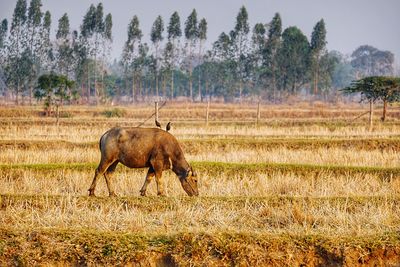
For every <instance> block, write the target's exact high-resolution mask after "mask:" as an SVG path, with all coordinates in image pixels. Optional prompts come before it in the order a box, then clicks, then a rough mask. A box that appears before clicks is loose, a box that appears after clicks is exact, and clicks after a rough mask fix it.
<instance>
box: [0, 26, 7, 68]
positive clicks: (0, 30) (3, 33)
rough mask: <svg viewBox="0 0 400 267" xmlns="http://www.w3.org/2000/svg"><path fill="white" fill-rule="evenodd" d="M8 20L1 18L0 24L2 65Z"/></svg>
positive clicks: (0, 58)
mask: <svg viewBox="0 0 400 267" xmlns="http://www.w3.org/2000/svg"><path fill="white" fill-rule="evenodd" d="M7 32H8V21H7V19H3V20H2V21H1V25H0V64H1V65H3V64H4V63H5V62H4V59H5V52H6V51H5V48H6V42H7Z"/></svg>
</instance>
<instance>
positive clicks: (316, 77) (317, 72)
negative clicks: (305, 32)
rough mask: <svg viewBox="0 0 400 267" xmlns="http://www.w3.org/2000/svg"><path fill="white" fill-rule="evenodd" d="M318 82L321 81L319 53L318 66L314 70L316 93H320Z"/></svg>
mask: <svg viewBox="0 0 400 267" xmlns="http://www.w3.org/2000/svg"><path fill="white" fill-rule="evenodd" d="M318 82H319V55H317V59H316V67H315V71H314V95H317V94H318Z"/></svg>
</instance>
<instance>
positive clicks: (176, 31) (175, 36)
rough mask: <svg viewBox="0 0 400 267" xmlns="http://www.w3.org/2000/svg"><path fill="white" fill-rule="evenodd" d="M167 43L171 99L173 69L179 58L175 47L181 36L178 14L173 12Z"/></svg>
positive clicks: (177, 49)
mask: <svg viewBox="0 0 400 267" xmlns="http://www.w3.org/2000/svg"><path fill="white" fill-rule="evenodd" d="M167 31H168V41H169V42H168V43H170V45H169V47H168V48H169V49H170V50H169V51H167V52H169V54H170V59H171V61H170V65H171V85H170V86H171V93H170V96H171V99H172V98H173V97H174V73H175V72H174V69H175V68H176V65H177V60H176V58H178V57H179V55H178V51H179V48H178V47H177V46H179V38H180V37H181V36H182V30H181V20H180V17H179V14H178V12H176V11H175V12H174V13H173V14H172V15H171V18H170V20H169V24H168V29H167ZM167 46H168V44H167Z"/></svg>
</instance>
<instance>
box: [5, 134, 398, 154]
mask: <svg viewBox="0 0 400 267" xmlns="http://www.w3.org/2000/svg"><path fill="white" fill-rule="evenodd" d="M180 144H181V146H182V148H183V150H184V151H185V153H190V154H195V153H199V152H204V151H231V150H237V149H251V150H254V149H256V150H272V149H278V148H286V149H292V150H298V149H303V150H315V149H320V148H324V149H330V148H341V149H356V150H368V151H370V150H381V151H396V152H398V151H400V138H358V139H356V138H347V139H320V138H319V139H317V138H307V139H306V138H248V137H236V138H232V137H227V138H221V137H219V138H202V139H182V140H180ZM98 147H99V144H98V142H97V141H96V142H83V143H75V142H69V141H65V140H51V141H50V140H49V141H26V140H1V141H0V148H19V149H27V150H28V149H29V150H33V149H51V150H54V149H58V148H68V149H73V148H86V149H98Z"/></svg>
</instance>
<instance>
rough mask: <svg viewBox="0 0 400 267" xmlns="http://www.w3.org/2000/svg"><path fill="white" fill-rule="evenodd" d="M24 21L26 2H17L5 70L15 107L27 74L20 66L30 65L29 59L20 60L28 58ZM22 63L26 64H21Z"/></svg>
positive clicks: (22, 0) (19, 0)
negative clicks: (13, 92)
mask: <svg viewBox="0 0 400 267" xmlns="http://www.w3.org/2000/svg"><path fill="white" fill-rule="evenodd" d="M26 19H27V17H26V1H25V0H18V1H17V3H16V5H15V8H14V13H13V18H12V22H11V29H10V37H9V43H8V46H7V48H8V49H7V60H8V62H7V68H6V76H7V81H8V84H9V85H11V86H12V88H13V89H14V91H15V103H16V104H17V105H18V104H19V99H18V95H19V93H20V92H21V91H22V87H23V85H24V83H25V81H26V74H28V72H27V71H26V70H25V69H24V68H23V67H22V66H25V67H27V66H30V64H27V63H28V62H29V59H26V60H25V59H22V56H24V57H29V53H25V50H26V49H27V40H26ZM23 62H24V63H26V64H22V63H23Z"/></svg>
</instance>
